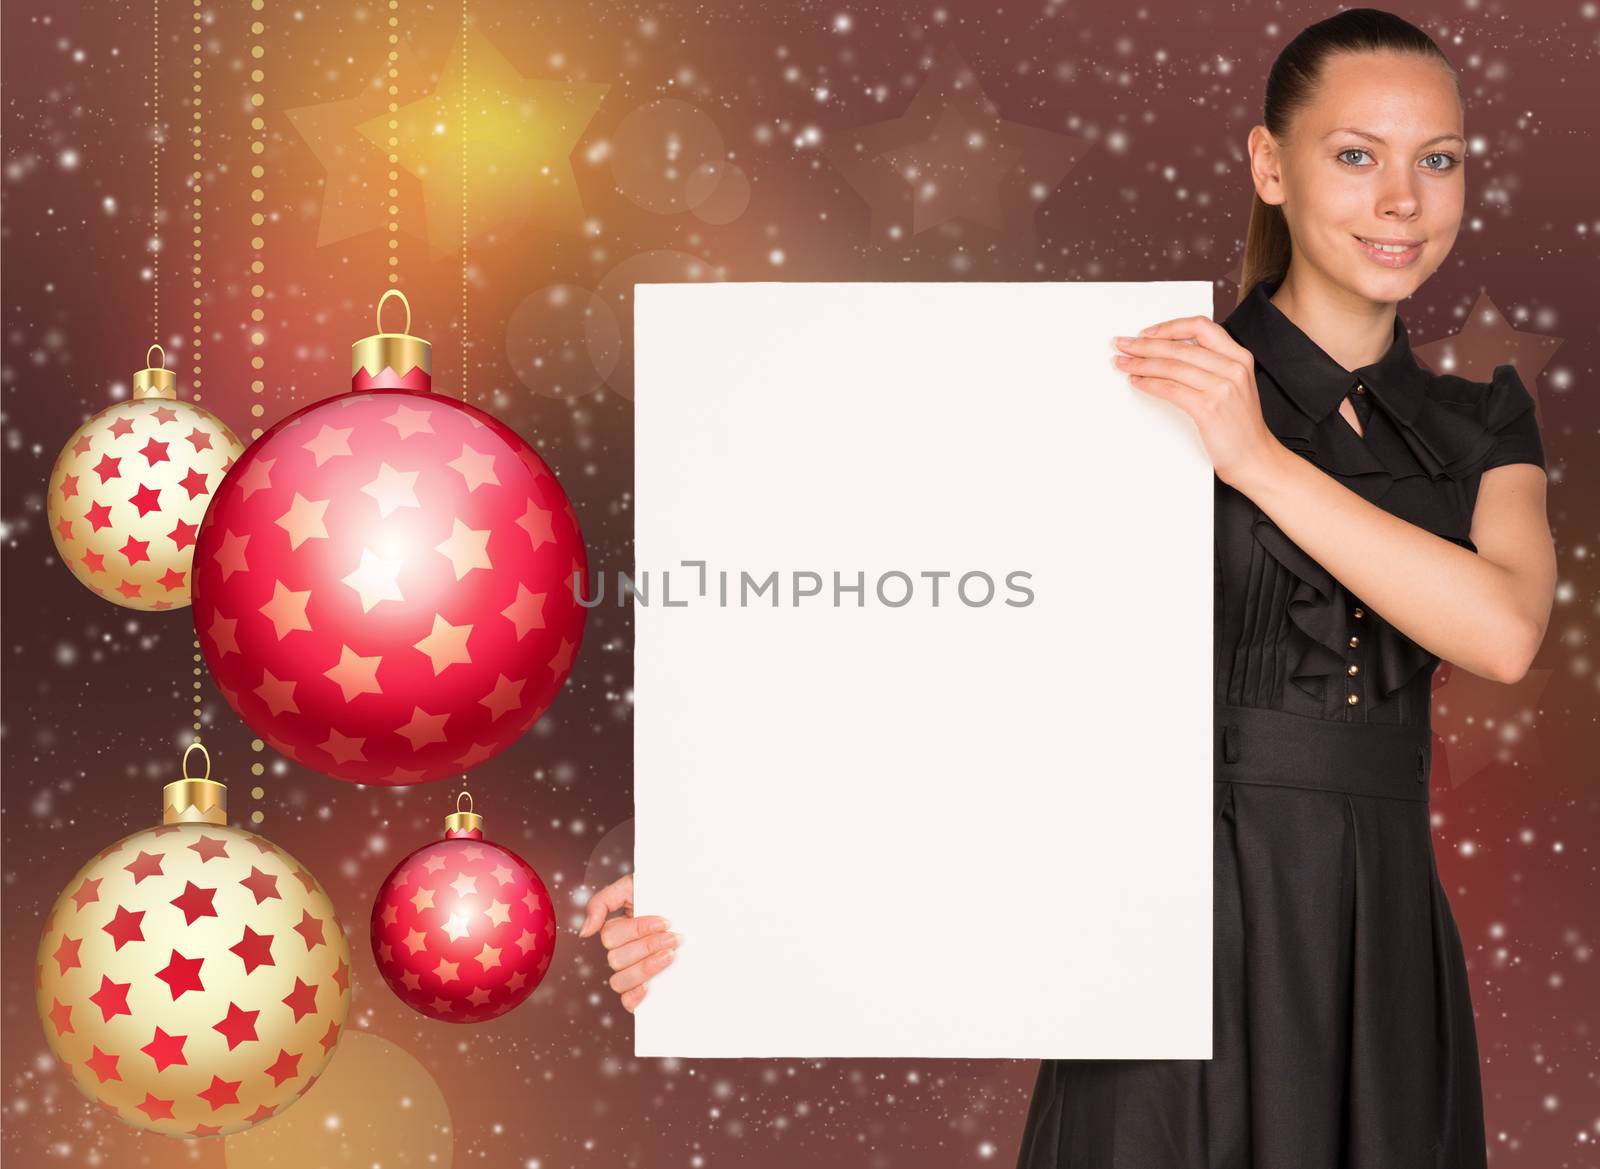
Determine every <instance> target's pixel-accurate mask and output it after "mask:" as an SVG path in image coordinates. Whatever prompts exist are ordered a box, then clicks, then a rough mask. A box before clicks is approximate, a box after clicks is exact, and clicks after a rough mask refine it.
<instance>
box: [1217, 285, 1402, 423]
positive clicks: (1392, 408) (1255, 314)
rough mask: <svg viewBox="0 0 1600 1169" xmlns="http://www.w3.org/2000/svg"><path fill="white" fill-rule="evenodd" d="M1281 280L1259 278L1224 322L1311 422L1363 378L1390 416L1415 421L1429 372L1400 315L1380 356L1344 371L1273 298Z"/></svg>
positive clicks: (1319, 418)
mask: <svg viewBox="0 0 1600 1169" xmlns="http://www.w3.org/2000/svg"><path fill="white" fill-rule="evenodd" d="M1282 282H1283V278H1282V277H1278V278H1277V279H1274V280H1262V281H1258V282H1257V283H1256V285H1255V286H1254V287H1253V288H1251V290H1250V292H1249V293H1248V294H1247V295H1246V296H1245V298H1244V300H1243V301H1241V302H1240V303H1239V305H1238V306H1237V307H1236V308H1235V309H1234V310H1233V312H1232V313H1230V314H1229V315H1228V317H1227V319H1226V320H1225V321H1224V322H1223V325H1224V327H1225V328H1226V329H1227V330H1228V332H1229V333H1230V334H1232V335H1233V337H1234V339H1235V340H1237V341H1238V342H1239V343H1240V344H1241V345H1243V346H1244V347H1245V348H1246V349H1248V350H1250V352H1251V353H1252V354H1254V355H1255V358H1256V361H1257V363H1258V364H1260V365H1261V366H1263V367H1265V368H1266V370H1267V372H1268V373H1269V374H1271V375H1272V379H1273V381H1275V382H1276V383H1277V384H1278V386H1279V387H1280V388H1281V389H1282V390H1283V392H1284V394H1285V395H1286V396H1287V397H1288V398H1289V399H1290V400H1291V401H1292V402H1293V403H1294V404H1295V406H1296V407H1298V408H1299V410H1300V411H1301V412H1302V413H1303V414H1305V416H1306V417H1307V418H1308V419H1310V420H1311V421H1312V422H1314V423H1317V422H1322V421H1323V420H1324V419H1326V418H1327V417H1328V415H1330V414H1332V413H1333V412H1334V411H1335V410H1337V409H1338V408H1339V403H1340V402H1341V401H1342V400H1343V399H1344V398H1345V397H1346V395H1348V394H1349V393H1350V391H1351V390H1352V389H1354V388H1355V386H1356V383H1357V382H1359V383H1361V384H1362V385H1364V386H1366V387H1367V389H1368V390H1370V391H1372V392H1373V394H1374V396H1375V397H1376V399H1377V401H1378V403H1379V404H1380V405H1381V406H1382V407H1383V408H1384V409H1385V410H1386V411H1387V412H1388V413H1389V414H1391V415H1393V416H1395V417H1396V418H1397V419H1398V420H1400V421H1401V422H1407V423H1409V422H1412V421H1414V420H1415V418H1416V416H1417V411H1418V409H1419V407H1420V406H1421V404H1422V400H1423V398H1424V397H1426V382H1427V380H1428V376H1429V375H1428V373H1427V371H1426V370H1424V369H1423V368H1422V367H1421V366H1420V365H1418V364H1417V360H1416V358H1415V357H1414V356H1413V355H1412V352H1411V341H1410V337H1409V336H1408V335H1407V333H1406V325H1405V322H1404V321H1403V320H1401V319H1400V315H1399V314H1398V313H1396V314H1395V318H1394V333H1393V336H1392V339H1391V341H1390V343H1389V349H1388V351H1387V352H1386V353H1385V354H1384V355H1383V356H1382V357H1380V358H1379V359H1378V360H1377V361H1374V362H1372V363H1371V364H1370V365H1363V366H1361V367H1360V368H1359V369H1345V368H1344V366H1342V365H1340V364H1339V363H1338V362H1337V361H1335V360H1334V359H1333V358H1332V357H1331V356H1329V355H1328V353H1327V352H1326V351H1324V350H1323V348H1322V347H1321V346H1320V345H1318V344H1317V343H1316V342H1315V341H1313V340H1312V339H1311V338H1310V337H1308V336H1307V335H1306V334H1305V333H1304V332H1303V331H1302V330H1301V329H1300V327H1299V326H1298V325H1296V324H1295V323H1294V322H1293V321H1291V320H1290V319H1289V318H1288V317H1287V316H1285V315H1284V313H1283V311H1282V310H1281V309H1279V308H1278V306H1277V305H1275V304H1273V303H1272V301H1271V300H1270V299H1269V298H1270V297H1271V296H1272V294H1273V293H1274V292H1276V291H1277V290H1278V286H1279V285H1280V284H1281V283H1282ZM1346 425H1348V424H1346ZM1353 433H1354V432H1352V434H1353Z"/></svg>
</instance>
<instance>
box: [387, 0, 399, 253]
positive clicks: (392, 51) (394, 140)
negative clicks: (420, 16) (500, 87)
mask: <svg viewBox="0 0 1600 1169" xmlns="http://www.w3.org/2000/svg"><path fill="white" fill-rule="evenodd" d="M399 9H400V0H389V283H390V284H399V283H400V186H399V184H400V170H399V165H400V155H399V153H398V151H399V147H400V118H399V112H400V15H399Z"/></svg>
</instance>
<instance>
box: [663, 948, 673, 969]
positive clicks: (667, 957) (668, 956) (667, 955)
mask: <svg viewBox="0 0 1600 1169" xmlns="http://www.w3.org/2000/svg"><path fill="white" fill-rule="evenodd" d="M673 954H674V952H673V951H672V950H662V951H661V965H663V966H665V965H667V963H669V962H671V961H672V958H673Z"/></svg>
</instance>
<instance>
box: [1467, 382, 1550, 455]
mask: <svg viewBox="0 0 1600 1169" xmlns="http://www.w3.org/2000/svg"><path fill="white" fill-rule="evenodd" d="M1483 420H1484V426H1485V427H1486V428H1487V429H1488V430H1489V432H1490V433H1491V434H1492V435H1493V436H1494V445H1493V446H1492V447H1490V448H1489V453H1488V455H1486V456H1485V457H1484V460H1483V465H1482V466H1481V467H1480V468H1479V469H1480V470H1481V471H1487V470H1488V469H1489V468H1490V467H1499V466H1503V465H1504V464H1506V463H1533V464H1535V465H1537V466H1539V467H1543V466H1544V465H1545V461H1544V443H1543V441H1542V440H1541V438H1540V435H1539V421H1538V418H1537V417H1536V416H1535V414H1534V408H1533V395H1531V394H1529V393H1528V390H1527V388H1526V387H1525V386H1524V385H1523V384H1522V377H1521V375H1519V374H1518V373H1517V367H1516V366H1514V365H1497V366H1495V367H1494V375H1493V377H1491V378H1490V380H1489V389H1488V391H1487V393H1486V394H1485V396H1484V416H1483Z"/></svg>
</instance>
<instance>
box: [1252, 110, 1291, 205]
mask: <svg viewBox="0 0 1600 1169" xmlns="http://www.w3.org/2000/svg"><path fill="white" fill-rule="evenodd" d="M1245 150H1246V152H1247V153H1248V154H1249V156H1250V179H1251V181H1252V182H1253V183H1254V184H1255V188H1256V196H1257V197H1258V198H1259V199H1260V200H1261V201H1262V202H1263V203H1267V204H1279V203H1282V202H1283V180H1282V178H1281V176H1280V175H1279V170H1278V144H1277V143H1276V142H1275V141H1274V140H1273V137H1272V133H1271V131H1269V130H1268V129H1267V128H1266V127H1265V126H1262V125H1256V126H1252V127H1251V128H1250V136H1249V138H1247V139H1246V140H1245Z"/></svg>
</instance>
